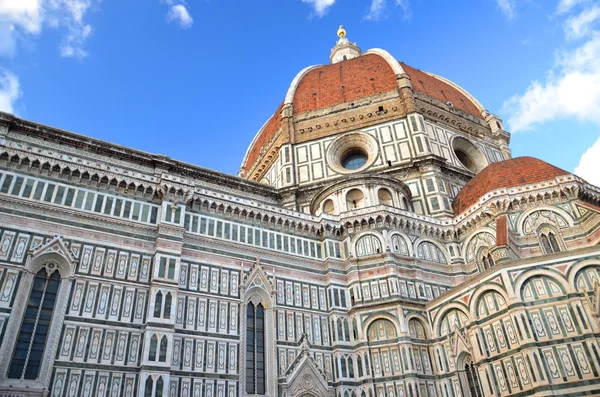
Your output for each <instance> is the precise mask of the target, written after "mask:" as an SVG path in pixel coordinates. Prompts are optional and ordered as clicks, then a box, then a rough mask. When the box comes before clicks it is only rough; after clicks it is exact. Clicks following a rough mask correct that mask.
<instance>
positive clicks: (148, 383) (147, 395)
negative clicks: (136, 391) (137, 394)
mask: <svg viewBox="0 0 600 397" xmlns="http://www.w3.org/2000/svg"><path fill="white" fill-rule="evenodd" d="M152 383H153V382H152V378H151V377H148V378H147V379H146V387H145V388H144V397H152V386H153V385H152Z"/></svg>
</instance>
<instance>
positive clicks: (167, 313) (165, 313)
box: [163, 292, 173, 319]
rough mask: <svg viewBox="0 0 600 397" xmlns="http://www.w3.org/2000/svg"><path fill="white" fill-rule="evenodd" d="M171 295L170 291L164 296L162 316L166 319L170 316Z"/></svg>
mask: <svg viewBox="0 0 600 397" xmlns="http://www.w3.org/2000/svg"><path fill="white" fill-rule="evenodd" d="M172 299H173V297H172V295H171V293H170V292H168V293H167V295H166V296H165V309H164V310H163V317H164V318H166V319H169V318H171V301H172Z"/></svg>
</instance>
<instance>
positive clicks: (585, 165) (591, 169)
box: [574, 139, 600, 186]
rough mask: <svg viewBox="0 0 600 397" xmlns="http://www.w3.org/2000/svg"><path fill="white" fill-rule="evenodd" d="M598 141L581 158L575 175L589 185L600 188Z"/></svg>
mask: <svg viewBox="0 0 600 397" xmlns="http://www.w3.org/2000/svg"><path fill="white" fill-rule="evenodd" d="M598 170H600V139H598V140H597V141H596V143H594V144H593V145H592V147H590V148H589V149H588V150H586V152H585V153H584V154H583V155H582V156H581V159H580V160H579V165H578V166H577V167H575V171H574V172H575V175H577V176H580V177H582V178H583V179H585V180H586V181H588V182H589V183H591V184H593V185H596V186H600V172H598Z"/></svg>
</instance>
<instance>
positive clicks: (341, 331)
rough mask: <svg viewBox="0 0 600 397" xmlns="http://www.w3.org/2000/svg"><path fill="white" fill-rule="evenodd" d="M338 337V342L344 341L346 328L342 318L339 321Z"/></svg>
mask: <svg viewBox="0 0 600 397" xmlns="http://www.w3.org/2000/svg"><path fill="white" fill-rule="evenodd" d="M337 336H338V340H344V327H343V325H342V319H341V318H338V320H337Z"/></svg>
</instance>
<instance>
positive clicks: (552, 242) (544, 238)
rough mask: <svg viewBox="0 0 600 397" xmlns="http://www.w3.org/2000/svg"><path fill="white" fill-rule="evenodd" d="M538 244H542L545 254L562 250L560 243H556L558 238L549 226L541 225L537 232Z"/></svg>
mask: <svg viewBox="0 0 600 397" xmlns="http://www.w3.org/2000/svg"><path fill="white" fill-rule="evenodd" d="M539 238H540V245H541V246H542V250H543V252H544V253H546V254H552V253H555V252H560V251H562V250H561V248H560V244H559V243H558V238H557V236H556V233H555V231H554V230H552V229H551V228H549V227H543V228H542V229H540V232H539Z"/></svg>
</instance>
